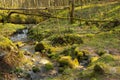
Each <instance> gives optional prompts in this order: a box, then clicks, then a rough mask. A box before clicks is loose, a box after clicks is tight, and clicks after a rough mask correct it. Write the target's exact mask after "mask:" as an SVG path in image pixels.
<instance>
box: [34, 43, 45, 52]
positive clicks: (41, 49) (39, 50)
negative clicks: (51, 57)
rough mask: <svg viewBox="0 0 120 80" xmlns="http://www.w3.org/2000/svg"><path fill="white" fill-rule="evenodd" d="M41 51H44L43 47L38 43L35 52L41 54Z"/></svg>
mask: <svg viewBox="0 0 120 80" xmlns="http://www.w3.org/2000/svg"><path fill="white" fill-rule="evenodd" d="M43 50H45V45H44V44H43V43H41V42H40V43H38V44H37V45H36V46H35V51H38V52H43Z"/></svg>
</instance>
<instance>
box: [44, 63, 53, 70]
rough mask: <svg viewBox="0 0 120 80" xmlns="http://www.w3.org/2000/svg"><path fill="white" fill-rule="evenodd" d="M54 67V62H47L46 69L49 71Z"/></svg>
mask: <svg viewBox="0 0 120 80" xmlns="http://www.w3.org/2000/svg"><path fill="white" fill-rule="evenodd" d="M52 69H54V66H53V64H52V63H47V64H45V70H47V71H49V70H52Z"/></svg>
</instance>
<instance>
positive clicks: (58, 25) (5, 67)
mask: <svg viewBox="0 0 120 80" xmlns="http://www.w3.org/2000/svg"><path fill="white" fill-rule="evenodd" d="M94 5H95V4H93V5H90V6H89V5H88V6H83V8H82V9H81V8H80V7H79V6H78V7H76V8H75V17H80V18H84V19H92V18H93V19H101V20H102V19H105V20H107V19H109V20H115V21H114V22H98V23H96V22H95V23H92V22H81V21H74V24H70V23H69V22H68V20H60V19H48V20H46V21H44V22H41V23H40V24H38V25H27V26H26V25H19V24H12V23H5V24H2V23H1V24H0V65H1V66H0V80H4V79H7V80H31V79H32V80H120V20H119V17H120V14H119V9H120V5H119V2H110V3H108V4H96V6H97V7H95V6H94ZM98 12H99V13H98ZM56 13H57V12H56ZM67 13H68V11H66V10H65V11H62V12H58V14H56V15H59V16H63V17H65V16H67ZM83 14H84V15H83ZM88 14H89V15H88ZM106 14H107V15H106ZM81 15H83V16H81Z"/></svg>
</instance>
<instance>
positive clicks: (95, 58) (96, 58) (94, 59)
mask: <svg viewBox="0 0 120 80" xmlns="http://www.w3.org/2000/svg"><path fill="white" fill-rule="evenodd" d="M98 59H99V57H92V58H90V62H91V63H92V62H95V61H97V60H98Z"/></svg>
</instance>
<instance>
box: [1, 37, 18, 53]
mask: <svg viewBox="0 0 120 80" xmlns="http://www.w3.org/2000/svg"><path fill="white" fill-rule="evenodd" d="M0 49H1V50H4V51H12V50H17V47H16V46H15V45H14V44H13V43H12V41H11V40H9V39H8V38H5V37H3V36H0Z"/></svg>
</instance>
